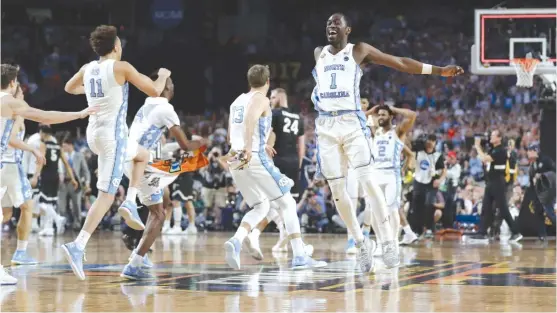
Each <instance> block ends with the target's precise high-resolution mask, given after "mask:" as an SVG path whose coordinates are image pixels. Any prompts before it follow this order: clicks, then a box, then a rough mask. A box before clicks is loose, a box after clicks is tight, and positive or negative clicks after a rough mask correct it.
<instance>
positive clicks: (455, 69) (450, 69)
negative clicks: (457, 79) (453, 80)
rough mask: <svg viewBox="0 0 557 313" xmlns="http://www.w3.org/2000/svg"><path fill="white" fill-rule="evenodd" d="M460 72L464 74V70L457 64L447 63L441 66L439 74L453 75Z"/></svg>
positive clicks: (444, 75)
mask: <svg viewBox="0 0 557 313" xmlns="http://www.w3.org/2000/svg"><path fill="white" fill-rule="evenodd" d="M461 74H464V70H463V69H462V67H460V66H458V65H447V66H445V67H443V68H441V76H443V77H453V76H458V75H461Z"/></svg>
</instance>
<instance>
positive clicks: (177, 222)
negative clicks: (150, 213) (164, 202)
mask: <svg viewBox="0 0 557 313" xmlns="http://www.w3.org/2000/svg"><path fill="white" fill-rule="evenodd" d="M172 216H173V217H174V228H176V227H182V226H181V223H182V208H181V207H177V208H173V209H172Z"/></svg>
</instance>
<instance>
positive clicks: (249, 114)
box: [224, 65, 327, 269]
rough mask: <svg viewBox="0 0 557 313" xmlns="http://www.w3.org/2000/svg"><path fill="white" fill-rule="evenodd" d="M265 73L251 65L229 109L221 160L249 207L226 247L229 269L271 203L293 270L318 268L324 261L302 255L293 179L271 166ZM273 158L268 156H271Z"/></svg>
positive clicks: (238, 258) (267, 71)
mask: <svg viewBox="0 0 557 313" xmlns="http://www.w3.org/2000/svg"><path fill="white" fill-rule="evenodd" d="M269 76H270V73H269V69H268V68H267V67H266V66H263V65H254V66H252V67H251V68H250V69H249V71H248V74H247V78H248V83H249V85H250V91H249V92H248V93H245V94H241V95H240V96H239V97H238V98H236V100H235V101H234V102H233V103H232V105H231V106H230V120H229V122H228V127H229V131H228V134H229V138H230V143H231V147H230V152H229V154H228V158H227V159H226V160H227V161H228V162H229V164H230V173H231V174H232V178H233V179H234V181H235V182H236V186H237V187H238V189H239V190H240V192H241V193H242V196H243V197H244V199H245V201H246V203H247V204H248V206H249V207H251V208H252V210H250V211H249V212H248V213H247V214H246V215H245V216H244V218H243V219H242V223H241V224H240V227H238V230H237V231H236V234H235V235H234V236H233V237H232V238H230V239H229V240H228V241H227V242H226V243H225V244H224V248H225V251H226V257H225V260H226V262H227V263H228V265H229V266H230V267H232V268H235V269H240V250H241V247H242V243H243V241H244V239H245V238H246V236H247V235H248V233H249V232H250V231H251V229H253V228H254V227H255V226H256V225H257V224H258V223H259V222H261V220H263V219H264V218H265V217H266V216H267V214H268V213H269V209H270V207H271V202H272V203H273V206H275V207H277V208H278V209H279V210H281V212H282V217H283V221H284V224H285V228H286V232H287V233H288V235H289V236H290V239H291V240H290V243H291V245H292V251H293V254H294V258H293V260H292V267H293V268H308V267H322V266H326V265H327V263H325V262H321V261H315V260H313V259H312V258H311V257H309V256H307V254H306V251H305V248H304V243H303V241H302V238H301V233H300V223H299V221H298V216H297V214H296V201H295V200H294V198H293V197H292V195H291V194H290V188H291V187H292V186H293V181H292V180H291V179H290V178H288V177H286V176H284V175H283V174H282V173H281V172H280V170H279V169H278V168H277V167H276V166H274V164H273V161H272V155H271V157H270V156H269V155H268V153H269V152H268V151H271V150H272V148H271V149H269V147H268V146H267V140H268V138H269V134H270V132H271V119H272V115H271V107H270V105H269V98H267V97H266V96H265V95H266V94H267V92H268V91H269ZM271 154H272V153H271Z"/></svg>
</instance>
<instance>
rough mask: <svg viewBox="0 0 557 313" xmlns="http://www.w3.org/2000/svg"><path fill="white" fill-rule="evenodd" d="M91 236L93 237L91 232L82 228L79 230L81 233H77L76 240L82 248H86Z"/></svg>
mask: <svg viewBox="0 0 557 313" xmlns="http://www.w3.org/2000/svg"><path fill="white" fill-rule="evenodd" d="M89 238H91V234H89V233H88V232H86V231H84V230H82V231H80V232H79V235H77V237H76V238H75V241H74V242H75V244H76V245H77V247H78V248H79V249H80V250H85V246H86V245H87V242H88V241H89Z"/></svg>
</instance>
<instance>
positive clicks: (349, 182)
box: [346, 168, 365, 199]
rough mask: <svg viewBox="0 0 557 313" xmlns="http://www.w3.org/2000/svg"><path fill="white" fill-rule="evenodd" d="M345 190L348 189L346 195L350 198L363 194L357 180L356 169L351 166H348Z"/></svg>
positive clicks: (362, 195) (356, 197)
mask: <svg viewBox="0 0 557 313" xmlns="http://www.w3.org/2000/svg"><path fill="white" fill-rule="evenodd" d="M346 191H348V195H349V196H350V198H352V199H358V198H360V197H364V196H365V193H364V190H363V188H362V186H361V185H360V182H359V181H358V177H357V175H356V171H354V170H353V169H352V168H349V169H348V172H347V174H346Z"/></svg>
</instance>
